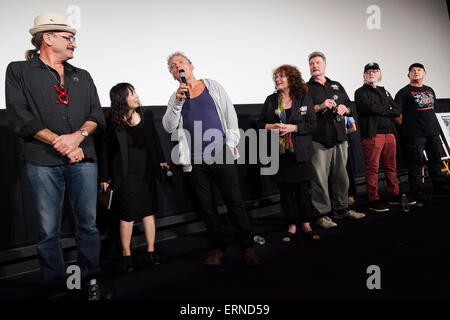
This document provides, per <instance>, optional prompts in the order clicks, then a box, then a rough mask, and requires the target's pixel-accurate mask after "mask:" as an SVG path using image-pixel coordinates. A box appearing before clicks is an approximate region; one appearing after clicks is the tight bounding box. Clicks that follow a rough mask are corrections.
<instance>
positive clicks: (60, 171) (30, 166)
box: [6, 13, 105, 289]
mask: <svg viewBox="0 0 450 320" xmlns="http://www.w3.org/2000/svg"><path fill="white" fill-rule="evenodd" d="M30 33H31V35H32V36H33V38H32V40H31V42H32V44H33V45H34V46H35V49H33V50H28V51H27V52H26V61H20V62H12V63H10V64H9V65H8V68H7V71H6V109H7V114H8V117H9V120H10V121H11V123H12V125H13V127H14V131H15V133H16V134H17V135H18V136H19V137H20V138H22V139H23V142H24V146H25V148H24V160H25V168H26V175H27V178H28V181H29V184H30V189H31V196H32V199H33V202H34V206H35V208H36V210H37V212H38V214H39V222H40V225H39V240H38V244H37V253H38V257H39V262H40V267H41V272H42V275H43V278H44V281H45V283H46V284H47V285H48V286H49V287H50V289H52V288H55V287H56V288H58V289H59V288H63V287H64V286H65V276H66V271H65V268H64V261H63V257H62V250H61V242H60V238H59V233H60V224H61V214H62V212H61V208H62V207H63V199H64V192H65V189H67V191H68V194H69V196H70V199H71V203H72V205H73V208H74V211H75V216H76V220H77V227H78V230H77V232H76V238H77V243H78V257H79V266H80V267H81V271H82V274H83V275H84V276H86V277H88V276H91V275H93V274H96V273H97V272H99V271H100V268H99V252H100V237H99V232H98V230H97V227H96V201H97V187H96V186H97V164H96V155H95V148H94V141H93V139H92V136H91V134H92V133H93V132H94V131H95V130H96V129H97V128H98V127H104V123H105V122H104V118H103V112H102V110H101V105H100V101H99V98H98V95H97V90H96V88H95V85H94V82H93V81H92V78H91V77H90V75H89V73H88V72H87V71H85V70H82V69H79V68H76V67H74V66H72V65H70V64H69V63H67V61H68V60H69V59H72V58H73V52H74V50H75V48H76V42H75V37H74V35H75V33H76V30H75V29H73V28H71V27H70V26H69V25H68V24H67V22H66V18H65V17H64V16H62V15H59V14H53V13H45V14H41V15H39V16H37V17H36V19H35V21H34V27H33V28H31V29H30Z"/></svg>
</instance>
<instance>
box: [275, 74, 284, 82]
mask: <svg viewBox="0 0 450 320" xmlns="http://www.w3.org/2000/svg"><path fill="white" fill-rule="evenodd" d="M282 78H287V76H286V75H285V74H276V75H274V76H273V81H276V80H278V79H282Z"/></svg>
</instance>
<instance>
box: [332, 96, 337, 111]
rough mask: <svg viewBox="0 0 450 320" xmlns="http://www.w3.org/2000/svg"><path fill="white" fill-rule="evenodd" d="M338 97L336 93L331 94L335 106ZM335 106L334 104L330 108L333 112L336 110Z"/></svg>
mask: <svg viewBox="0 0 450 320" xmlns="http://www.w3.org/2000/svg"><path fill="white" fill-rule="evenodd" d="M338 98H339V97H338V96H337V95H336V94H335V95H334V96H333V100H334V103H336V106H337V100H338ZM336 106H334V107H333V108H331V110H332V111H333V112H334V111H336V110H337V108H336Z"/></svg>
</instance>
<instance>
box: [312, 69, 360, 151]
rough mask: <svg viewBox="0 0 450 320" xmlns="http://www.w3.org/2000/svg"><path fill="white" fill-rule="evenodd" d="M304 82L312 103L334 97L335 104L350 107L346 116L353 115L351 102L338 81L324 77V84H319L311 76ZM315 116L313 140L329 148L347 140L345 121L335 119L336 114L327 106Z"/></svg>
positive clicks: (318, 102) (315, 103)
mask: <svg viewBox="0 0 450 320" xmlns="http://www.w3.org/2000/svg"><path fill="white" fill-rule="evenodd" d="M306 84H307V85H308V94H309V95H310V96H311V98H312V99H313V103H314V105H318V104H321V103H322V102H324V101H325V100H326V99H334V100H335V101H336V104H337V105H340V104H343V105H345V106H346V107H347V108H349V109H350V114H348V115H346V116H348V117H351V116H353V110H354V106H353V103H352V102H351V101H350V98H349V97H348V95H347V92H345V89H344V87H343V86H342V85H341V84H340V83H339V82H337V81H332V80H330V79H328V78H326V82H325V85H321V84H320V83H319V82H316V81H315V80H314V79H313V78H311V79H310V80H309V81H308V82H307V83H306ZM316 117H317V127H316V130H315V131H314V133H313V140H314V141H316V142H320V143H321V144H323V145H324V146H325V147H327V148H329V147H332V146H335V145H337V144H338V143H341V142H343V141H346V140H347V133H346V128H345V121H336V120H337V119H336V114H334V113H332V112H331V110H329V109H328V108H327V109H326V110H325V109H323V110H320V111H319V112H317V113H316Z"/></svg>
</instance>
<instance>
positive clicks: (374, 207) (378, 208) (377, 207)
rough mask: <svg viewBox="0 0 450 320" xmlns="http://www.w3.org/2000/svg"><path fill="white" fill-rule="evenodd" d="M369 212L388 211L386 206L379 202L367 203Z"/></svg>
mask: <svg viewBox="0 0 450 320" xmlns="http://www.w3.org/2000/svg"><path fill="white" fill-rule="evenodd" d="M369 210H371V211H375V212H386V211H389V208H388V206H387V205H386V204H385V203H384V202H383V201H381V200H375V201H369Z"/></svg>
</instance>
